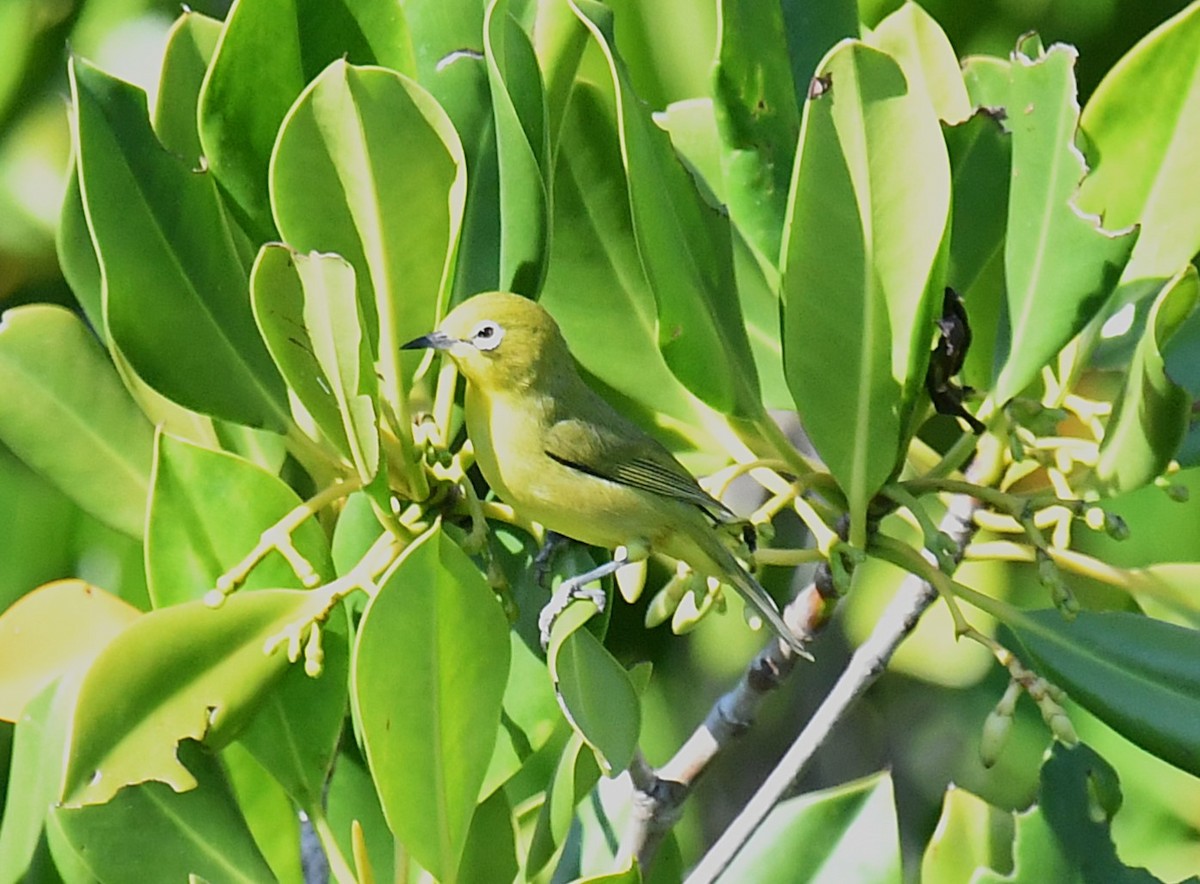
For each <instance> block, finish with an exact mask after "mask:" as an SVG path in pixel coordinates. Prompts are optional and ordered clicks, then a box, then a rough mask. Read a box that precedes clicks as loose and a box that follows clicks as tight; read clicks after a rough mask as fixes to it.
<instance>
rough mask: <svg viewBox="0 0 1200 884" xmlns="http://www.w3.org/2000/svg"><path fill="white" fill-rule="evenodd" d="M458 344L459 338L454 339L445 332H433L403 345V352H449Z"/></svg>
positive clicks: (401, 347)
mask: <svg viewBox="0 0 1200 884" xmlns="http://www.w3.org/2000/svg"><path fill="white" fill-rule="evenodd" d="M457 343H458V338H452V337H450V335H448V334H446V333H445V332H444V331H433V332H430V333H429V334H427V335H421V337H419V338H413V339H412V340H411V341H409V342H408V343H407V344H401V345H400V349H401V350H430V349H433V350H449V349H450V348H451V347H453V346H454V345H455V344H457Z"/></svg>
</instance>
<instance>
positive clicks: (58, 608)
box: [0, 580, 141, 721]
mask: <svg viewBox="0 0 1200 884" xmlns="http://www.w3.org/2000/svg"><path fill="white" fill-rule="evenodd" d="M140 616H141V612H140V611H139V610H138V609H137V608H135V607H133V606H132V605H130V604H129V603H128V602H125V601H123V600H122V599H120V598H118V597H117V596H115V595H111V594H110V593H107V592H105V591H104V590H102V589H97V588H96V587H94V586H92V585H90V584H88V583H85V582H84V581H82V580H56V581H54V582H53V583H47V584H46V585H45V586H40V587H38V588H37V589H35V590H33V591H32V592H29V593H27V594H26V595H23V596H22V597H21V598H20V599H18V600H17V601H16V603H15V604H13V605H12V606H10V607H9V608H8V609H7V610H5V611H4V613H3V615H0V719H3V720H5V721H16V720H17V719H18V718H19V717H20V716H21V710H22V709H23V708H24V707H25V704H26V703H28V702H29V701H31V700H32V699H33V698H34V697H35V696H37V695H38V694H39V693H40V692H41V691H42V689H43V688H45V687H46V685H48V684H49V683H50V682H52V681H55V680H56V679H58V678H61V677H62V676H63V674H64V673H66V672H67V671H68V670H71V669H75V668H81V667H83V666H85V665H86V664H87V663H88V662H89V661H90V660H91V659H92V658H93V657H95V656H96V655H97V654H98V653H100V651H101V650H102V649H103V648H104V646H105V645H107V644H108V643H109V642H110V641H111V640H112V639H113V638H115V637H116V636H117V635H118V634H120V632H121V631H122V630H123V629H125V627H127V626H128V625H129V624H130V623H132V622H134V621H135V620H137V619H138V617H140Z"/></svg>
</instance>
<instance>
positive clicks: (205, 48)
mask: <svg viewBox="0 0 1200 884" xmlns="http://www.w3.org/2000/svg"><path fill="white" fill-rule="evenodd" d="M220 36H221V22H219V21H217V20H216V19H213V18H209V17H208V16H206V15H201V14H200V13H198V12H192V11H190V10H187V9H186V8H185V11H184V13H183V14H182V15H181V16H179V18H177V19H176V20H175V24H174V25H172V26H171V32H170V33H169V34H168V35H167V47H166V50H165V51H164V53H163V65H162V73H161V74H160V75H159V82H158V95H157V97H156V98H155V101H154V118H153V121H152V122H153V124H154V133H155V134H156V135H157V136H158V140H159V141H161V142H162V145H163V147H165V148H166V149H167V150H169V151H171V153H173V154H176V155H178V156H180V157H183V158H184V159H186V160H187V161H188V162H189V163H193V164H195V165H199V163H200V156H201V154H202V153H203V152H204V149H203V148H202V147H201V146H200V133H199V131H198V130H197V128H196V125H197V124H196V106H197V102H198V100H199V97H200V87H201V84H203V82H204V75H205V73H206V71H207V70H208V63H209V62H210V61H211V60H212V57H213V52H214V50H215V49H216V48H217V41H218V39H220Z"/></svg>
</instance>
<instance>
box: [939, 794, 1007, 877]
mask: <svg viewBox="0 0 1200 884" xmlns="http://www.w3.org/2000/svg"><path fill="white" fill-rule="evenodd" d="M1012 834H1013V822H1012V815H1011V814H1009V813H1006V812H1004V811H1002V810H1000V809H999V808H998V807H995V806H993V805H991V804H988V803H987V802H986V801H984V800H983V799H982V798H979V797H977V796H975V795H972V794H971V793H970V792H967V791H966V790H965V789H958V788H955V786H954V784H953V783H952V784H951V785H950V787H949V788H948V789H947V790H946V794H945V797H944V798H943V799H942V815H941V818H940V819H939V820H938V824H937V828H936V829H934V832H933V837H932V838H930V839H929V844H927V845H926V847H925V853H924V855H923V856H922V858H921V881H922V882H924V884H961V882H963V881H969V880H971V876H972V875H973V874H975V870H976V869H996V870H997V871H1000V872H1008V871H1010V870H1011V867H1012V856H1011V851H1012Z"/></svg>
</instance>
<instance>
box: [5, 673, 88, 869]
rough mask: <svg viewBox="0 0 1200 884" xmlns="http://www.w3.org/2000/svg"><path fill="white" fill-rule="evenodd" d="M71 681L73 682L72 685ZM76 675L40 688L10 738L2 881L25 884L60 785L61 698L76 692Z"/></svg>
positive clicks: (61, 748)
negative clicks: (10, 753)
mask: <svg viewBox="0 0 1200 884" xmlns="http://www.w3.org/2000/svg"><path fill="white" fill-rule="evenodd" d="M72 678H73V679H74V680H73V681H72ZM77 682H78V674H75V675H74V676H73V677H72V676H68V678H67V679H64V680H61V681H60V680H55V681H51V682H48V683H46V684H44V685H42V686H41V690H40V691H39V692H38V693H37V694H36V695H35V696H34V697H33V698H32V699H31V700H30V701H29V703H28V704H26V705H25V709H24V712H22V713H21V714H20V718H19V720H18V721H17V726H16V728H15V730H14V732H13V744H12V765H11V771H10V773H9V775H8V781H7V783H6V788H5V800H4V819H3V822H0V869H2V870H3V872H2V873H0V874H2V875H3V876H4V879H5V880H6V881H20V880H28V879H27V878H26V872H27V870H28V869H29V865H30V863H31V862H32V860H33V857H34V852H35V851H36V850H37V846H38V840H39V839H40V838H41V836H42V828H43V827H44V825H45V822H46V816H47V815H48V814H49V813H50V812H51V810H52V808H53V807H54V802H55V800H56V799H57V798H58V787H59V783H60V782H61V780H62V768H63V759H62V750H63V727H62V725H63V720H62V719H63V712H64V708H65V707H66V706H67V705H68V704H67V703H66V702H64V701H63V699H62V698H64V697H70V696H73V692H74V691H75V690H77V689H78V684H77Z"/></svg>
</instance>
